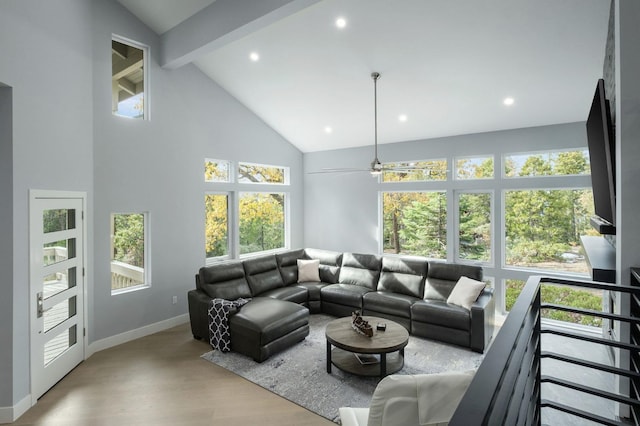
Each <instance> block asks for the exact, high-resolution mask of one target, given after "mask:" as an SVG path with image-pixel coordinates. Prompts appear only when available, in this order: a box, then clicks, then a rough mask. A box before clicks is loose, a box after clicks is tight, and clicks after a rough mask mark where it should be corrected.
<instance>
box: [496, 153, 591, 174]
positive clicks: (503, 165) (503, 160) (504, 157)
mask: <svg viewBox="0 0 640 426" xmlns="http://www.w3.org/2000/svg"><path fill="white" fill-rule="evenodd" d="M563 152H586V153H587V155H586V158H587V161H589V152H588V149H587V148H566V149H545V150H539V151H523V152H506V153H503V154H502V156H501V172H500V175H501V176H502V179H505V180H507V181H511V180H517V179H546V178H560V177H580V176H590V175H591V169H590V168H589V167H587V169H586V170H587V173H583V174H566V175H556V174H551V175H534V176H521V175H518V176H507V171H506V170H505V169H506V164H507V158H508V157H511V156H516V155H518V156H519V155H523V156H524V155H527V156H529V157H533V156H536V155H545V154H546V155H551V154H559V153H563ZM525 161H526V160H525ZM493 172H494V174H495V166H494V170H493Z"/></svg>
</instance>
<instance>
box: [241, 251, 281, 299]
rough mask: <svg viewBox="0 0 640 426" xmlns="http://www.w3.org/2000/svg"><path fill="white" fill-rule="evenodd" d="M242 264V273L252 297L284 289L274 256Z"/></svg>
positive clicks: (248, 260) (246, 261) (254, 259)
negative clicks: (268, 291) (276, 289)
mask: <svg viewBox="0 0 640 426" xmlns="http://www.w3.org/2000/svg"><path fill="white" fill-rule="evenodd" d="M243 264H244V273H245V275H246V276H247V282H248V283H249V287H250V288H251V294H252V295H253V296H259V295H260V294H261V293H264V292H265V291H267V290H273V289H275V288H279V287H284V281H282V275H280V270H279V269H278V263H277V262H276V256H275V255H270V256H263V257H256V258H253V259H247V260H245V261H244V262H243Z"/></svg>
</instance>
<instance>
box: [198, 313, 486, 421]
mask: <svg viewBox="0 0 640 426" xmlns="http://www.w3.org/2000/svg"><path fill="white" fill-rule="evenodd" d="M334 319H335V317H331V316H328V315H323V314H314V315H311V316H310V317H309V325H310V333H309V336H307V338H306V339H305V340H303V341H302V342H300V343H298V344H296V345H294V346H293V347H291V348H289V349H287V350H285V351H283V352H280V353H277V354H275V355H273V356H271V357H270V358H269V359H267V360H266V361H264V362H262V363H257V362H255V361H254V360H253V359H251V358H249V357H246V356H244V355H240V354H237V353H234V352H225V353H223V352H220V351H211V352H207V353H205V354H204V355H202V358H204V359H206V360H207V361H210V362H213V363H215V364H217V365H219V366H221V367H223V368H226V369H227V370H230V371H232V372H234V373H236V374H238V375H240V376H242V377H244V378H245V379H248V380H250V381H251V382H253V383H255V384H257V385H260V386H262V387H263V388H265V389H268V390H270V391H272V392H274V393H276V394H278V395H280V396H282V397H284V398H286V399H288V400H290V401H292V402H294V403H296V404H298V405H301V406H302V407H305V408H307V409H308V410H311V411H313V412H315V413H317V414H319V415H321V416H323V417H326V418H327V419H329V420H332V421H334V422H336V423H338V422H339V416H338V408H340V407H347V406H349V407H368V406H369V404H370V402H371V395H373V391H374V389H375V388H376V385H377V384H378V382H379V381H380V379H379V378H374V377H360V376H355V375H353V374H350V373H345V372H342V371H341V370H340V369H338V368H337V367H335V366H334V367H333V368H332V372H331V374H328V373H327V370H326V339H325V336H324V330H325V326H326V325H327V323H329V322H330V321H332V320H334ZM482 357H483V355H482V354H478V353H476V352H472V351H471V350H470V349H465V348H461V347H457V346H453V345H448V344H446V343H441V342H436V341H433V340H427V339H422V338H419V337H414V336H411V337H410V338H409V344H408V345H407V347H406V348H405V362H404V367H403V368H402V370H400V371H399V372H397V373H396V374H419V373H439V372H444V371H464V370H469V369H472V368H477V367H478V366H479V365H480V362H481V361H482Z"/></svg>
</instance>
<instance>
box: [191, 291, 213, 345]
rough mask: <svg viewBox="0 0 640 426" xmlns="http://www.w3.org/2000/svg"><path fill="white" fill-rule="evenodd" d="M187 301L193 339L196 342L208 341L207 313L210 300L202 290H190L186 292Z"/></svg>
mask: <svg viewBox="0 0 640 426" xmlns="http://www.w3.org/2000/svg"><path fill="white" fill-rule="evenodd" d="M187 301H188V302H189V319H190V320H191V333H192V334H193V337H194V338H196V339H198V340H200V339H205V340H209V315H208V311H209V302H210V301H211V298H210V297H209V296H208V295H207V294H206V293H205V292H204V291H202V290H190V291H189V292H187Z"/></svg>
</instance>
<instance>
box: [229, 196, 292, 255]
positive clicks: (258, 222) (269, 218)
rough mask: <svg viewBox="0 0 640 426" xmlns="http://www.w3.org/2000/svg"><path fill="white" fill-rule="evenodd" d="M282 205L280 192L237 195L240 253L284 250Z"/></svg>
mask: <svg viewBox="0 0 640 426" xmlns="http://www.w3.org/2000/svg"><path fill="white" fill-rule="evenodd" d="M285 202H286V197H285V194H283V193H274V192H272V193H267V192H241V193H240V197H239V222H240V223H239V238H240V254H247V253H255V252H259V251H266V250H275V249H280V248H284V247H286V235H285V229H286V228H285V219H286V218H285V211H286V207H285Z"/></svg>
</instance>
